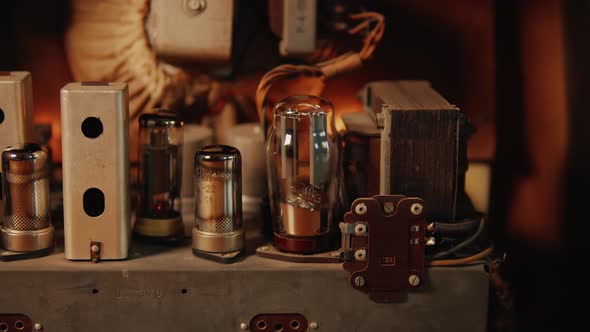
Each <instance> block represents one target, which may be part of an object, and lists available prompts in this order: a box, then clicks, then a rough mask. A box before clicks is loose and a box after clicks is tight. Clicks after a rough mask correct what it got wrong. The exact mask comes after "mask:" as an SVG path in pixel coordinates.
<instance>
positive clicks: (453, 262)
mask: <svg viewBox="0 0 590 332" xmlns="http://www.w3.org/2000/svg"><path fill="white" fill-rule="evenodd" d="M493 250H494V246H490V247H489V248H487V249H486V250H484V251H482V252H480V253H477V254H475V255H473V256H469V257H465V258H460V259H441V260H435V261H430V262H427V263H426V266H458V265H466V264H469V263H473V262H476V261H479V260H482V259H484V258H485V257H487V256H488V255H489V254H491V253H492V251H493Z"/></svg>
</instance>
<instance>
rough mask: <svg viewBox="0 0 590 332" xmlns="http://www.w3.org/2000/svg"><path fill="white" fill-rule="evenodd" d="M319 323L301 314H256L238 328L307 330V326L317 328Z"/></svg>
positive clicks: (257, 330)
mask: <svg viewBox="0 0 590 332" xmlns="http://www.w3.org/2000/svg"><path fill="white" fill-rule="evenodd" d="M318 327H319V324H318V323H317V322H311V323H310V322H309V321H308V320H307V318H306V317H305V316H304V315H302V314H296V313H291V314H276V313H274V314H258V315H256V316H254V317H252V319H250V323H249V324H246V323H242V325H241V326H240V328H241V329H242V330H247V329H249V330H250V331H254V332H266V331H280V332H296V331H303V332H304V331H308V328H313V329H317V328H318Z"/></svg>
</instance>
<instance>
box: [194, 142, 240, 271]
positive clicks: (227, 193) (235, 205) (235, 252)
mask: <svg viewBox="0 0 590 332" xmlns="http://www.w3.org/2000/svg"><path fill="white" fill-rule="evenodd" d="M243 250H244V230H243V228H242V158H241V156H240V151H238V149H236V148H234V147H231V146H227V145H210V146H207V147H204V148H203V149H201V150H200V151H199V152H197V153H196V154H195V226H194V228H193V253H194V254H195V255H197V256H201V257H204V258H209V259H213V260H217V261H220V262H223V263H230V262H232V261H233V260H235V259H236V258H237V257H238V256H239V255H240V254H241V253H242V251H243Z"/></svg>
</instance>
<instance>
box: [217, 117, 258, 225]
mask: <svg viewBox="0 0 590 332" xmlns="http://www.w3.org/2000/svg"><path fill="white" fill-rule="evenodd" d="M226 142H227V145H230V146H233V147H235V148H237V149H238V150H240V153H241V154H242V198H243V202H244V205H243V209H244V211H245V212H247V213H248V212H255V211H257V210H258V207H259V204H260V201H261V199H262V197H264V196H265V195H267V193H268V185H267V183H266V165H265V158H266V156H265V149H264V134H263V131H262V128H261V127H260V124H258V123H243V124H239V125H237V126H235V127H233V128H232V129H231V130H230V131H229V133H228V135H227V139H226Z"/></svg>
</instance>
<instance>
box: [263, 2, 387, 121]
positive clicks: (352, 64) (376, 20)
mask: <svg viewBox="0 0 590 332" xmlns="http://www.w3.org/2000/svg"><path fill="white" fill-rule="evenodd" d="M350 18H351V19H353V20H363V21H362V22H361V23H359V24H358V25H356V26H355V27H353V28H352V29H350V30H349V31H348V32H349V33H350V34H351V35H356V34H358V33H360V32H361V31H364V30H365V29H370V30H369V32H368V33H367V35H366V37H365V39H364V42H363V47H362V49H361V50H360V51H359V52H358V53H352V52H349V53H345V54H342V55H340V56H338V57H336V58H334V59H332V60H329V61H326V62H322V63H318V64H315V65H290V64H287V65H280V66H277V67H275V68H273V69H271V70H270V71H269V72H267V73H266V74H265V75H264V76H263V77H262V79H261V80H260V83H259V84H258V88H257V90H256V109H257V110H258V116H259V119H260V121H261V123H262V124H263V128H265V129H266V121H267V119H266V105H265V103H266V97H267V95H268V93H269V91H270V89H271V88H272V85H273V84H274V83H275V82H277V81H279V80H283V79H293V78H296V77H302V76H307V77H317V78H320V79H321V80H325V79H326V78H329V77H332V76H335V75H337V74H340V73H343V72H346V71H350V70H353V69H356V68H358V67H360V66H361V64H362V61H365V60H367V59H368V58H370V57H371V55H372V54H373V52H374V51H375V48H376V47H377V44H378V43H379V41H381V38H382V37H383V33H384V31H385V18H384V17H383V15H382V14H379V13H375V12H363V13H358V14H353V15H351V16H350ZM371 25H373V28H371Z"/></svg>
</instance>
